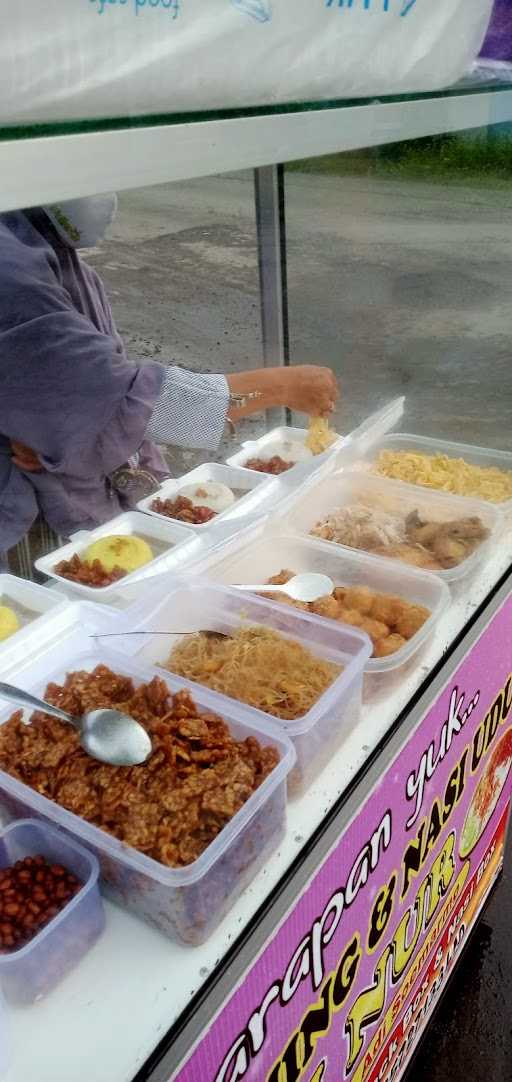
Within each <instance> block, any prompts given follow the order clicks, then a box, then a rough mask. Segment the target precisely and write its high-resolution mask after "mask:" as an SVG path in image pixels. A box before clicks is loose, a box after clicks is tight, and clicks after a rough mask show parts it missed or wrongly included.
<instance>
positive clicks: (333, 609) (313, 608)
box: [309, 594, 340, 620]
mask: <svg viewBox="0 0 512 1082" xmlns="http://www.w3.org/2000/svg"><path fill="white" fill-rule="evenodd" d="M309 610H310V612H314V613H315V615H316V616H325V617H327V619H328V620H339V617H340V606H339V603H338V602H337V601H336V598H335V597H333V596H332V594H328V596H327V597H320V598H319V599H318V601H312V602H311V604H310V605H309Z"/></svg>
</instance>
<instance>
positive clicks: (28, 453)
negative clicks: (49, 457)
mask: <svg viewBox="0 0 512 1082" xmlns="http://www.w3.org/2000/svg"><path fill="white" fill-rule="evenodd" d="M11 453H12V460H13V462H14V465H15V466H18V468H19V469H20V470H25V472H26V473H40V472H41V470H42V468H43V467H42V466H41V463H40V461H39V458H38V456H37V455H36V453H35V451H32V450H31V449H30V447H26V446H25V444H24V443H19V442H18V440H11Z"/></svg>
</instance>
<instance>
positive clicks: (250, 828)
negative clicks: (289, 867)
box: [0, 640, 295, 944]
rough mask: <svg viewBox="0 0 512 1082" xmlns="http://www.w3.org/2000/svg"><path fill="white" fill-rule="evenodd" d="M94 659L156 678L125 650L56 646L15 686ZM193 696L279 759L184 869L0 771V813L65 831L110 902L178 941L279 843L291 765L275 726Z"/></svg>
mask: <svg viewBox="0 0 512 1082" xmlns="http://www.w3.org/2000/svg"><path fill="white" fill-rule="evenodd" d="M74 641H76V640H74ZM99 664H103V665H107V666H108V667H109V668H110V669H112V671H113V672H116V673H120V674H123V675H125V676H130V677H131V678H132V679H133V681H134V683H135V685H136V686H138V685H139V684H141V683H146V682H148V681H150V680H152V679H153V677H154V676H155V675H157V674H156V672H155V670H154V669H153V668H151V667H149V666H147V665H141V664H140V663H137V661H135V660H133V659H132V658H128V656H127V655H126V654H125V655H123V654H122V653H115V652H114V651H112V652H109V651H108V650H106V649H103V648H101V647H100V646H98V647H97V648H96V649H95V650H91V651H90V652H89V653H81V654H80V653H76V652H75V653H73V651H72V650H71V649H69V648H67V647H66V644H65V643H63V644H60V645H59V647H58V648H57V647H56V648H54V649H53V650H50V651H49V652H48V653H47V654H46V655H45V657H44V658H41V659H39V661H38V663H37V664H36V665H35V666H33V667H32V668H31V670H30V671H29V672H27V673H25V674H24V675H23V678H22V680H20V686H21V687H24V688H26V690H28V691H32V692H34V693H35V694H39V695H44V691H45V688H46V686H47V684H48V683H49V682H50V681H56V682H57V683H61V682H62V681H63V680H64V679H65V676H66V674H67V673H69V672H76V671H77V670H82V669H84V670H86V671H88V672H91V671H92V670H93V669H94V668H95V667H96V666H97V665H99ZM158 675H159V676H161V677H162V678H163V679H164V680H165V682H166V683H167V685H168V687H169V689H170V690H171V691H172V692H176V691H178V690H180V689H181V688H183V687H185V686H187V687H188V686H189V685H188V684H186V683H185V682H184V681H180V680H178V679H176V678H175V677H173V676H171V674H170V673H163V672H160V673H158ZM13 682H16V680H15V678H13ZM194 700H195V702H196V704H197V706H198V707H199V709H200V710H201V711H202V712H210V713H212V712H213V713H217V714H222V716H223V718H224V719H225V721H226V722H227V724H228V726H229V729H230V732H231V733H232V734H233V736H234V737H235V738H236V739H237V740H245V739H246V738H247V737H249V736H254V737H256V738H257V739H258V740H259V741H260V743H262V744H265V745H272V746H273V747H275V748H277V750H278V752H279V756H280V761H279V763H278V765H277V767H276V768H275V770H273V771H272V773H271V774H270V775H269V776H268V777H267V778H266V779H265V781H264V782H263V784H262V785H261V786H260V787H259V789H257V790H256V792H255V793H253V795H252V796H251V797H250V799H249V800H248V801H247V802H246V804H244V806H243V808H241V809H240V811H239V812H237V814H236V815H235V816H234V817H233V819H231V821H230V822H229V823H228V824H227V826H225V827H224V829H223V830H222V831H221V832H220V834H219V835H218V836H217V837H216V838H215V840H214V841H213V842H212V843H211V845H209V846H208V848H207V849H206V850H205V851H204V853H202V854H201V856H200V857H199V858H198V860H196V861H194V863H193V864H190V865H189V866H188V867H186V868H168V867H165V866H164V865H163V864H160V863H158V862H157V861H156V860H152V859H151V858H150V857H147V856H145V855H144V854H143V853H140V852H139V851H138V850H136V849H133V848H132V847H131V846H128V845H125V844H123V843H122V842H121V841H118V839H117V838H114V837H113V836H112V835H110V834H107V833H106V832H105V831H103V830H100V829H99V828H98V827H96V826H93V825H92V824H91V823H87V822H86V821H85V820H84V819H81V818H80V817H79V816H77V815H75V814H73V813H72V812H69V811H67V810H66V809H64V808H61V807H60V806H59V805H58V804H55V803H54V802H53V801H51V800H48V799H47V798H46V797H44V796H41V795H40V794H39V793H36V792H35V790H33V789H31V788H29V787H28V786H27V785H24V784H23V783H22V782H19V781H17V780H16V779H15V778H13V777H11V776H10V775H8V774H6V773H4V772H3V771H0V810H1V811H2V812H3V813H4V814H5V815H7V816H9V817H10V818H15V819H17V818H23V817H25V816H27V815H36V816H37V817H38V818H39V817H42V818H44V819H45V820H49V821H50V822H51V823H54V824H56V825H57V826H60V827H63V828H64V829H65V830H66V831H69V832H70V834H71V835H73V837H75V838H77V839H78V840H79V841H80V842H82V843H83V844H84V845H85V846H86V847H87V849H88V850H91V851H92V852H93V853H94V854H95V855H96V857H97V858H98V861H99V864H100V871H101V880H102V887H103V889H104V892H105V893H106V894H108V895H109V896H110V897H111V898H112V899H113V901H115V902H118V903H119V904H120V905H122V906H124V907H125V908H126V909H129V910H130V911H131V912H133V913H136V914H137V915H138V916H139V917H141V918H142V919H143V920H145V921H147V922H148V923H149V924H152V925H153V926H154V927H156V928H158V929H159V930H160V931H162V932H163V933H164V934H165V935H167V936H170V937H171V938H173V939H177V940H179V941H181V942H183V943H192V944H198V943H203V942H204V941H205V940H206V939H207V938H208V936H209V935H211V933H212V932H213V931H214V929H215V928H216V927H217V925H218V924H219V923H220V921H221V919H222V918H223V916H224V915H225V913H226V912H227V911H228V909H229V908H230V907H231V906H232V905H233V903H234V902H235V901H236V899H237V898H238V897H239V895H240V894H241V893H242V891H243V890H244V889H245V887H246V886H247V884H248V883H249V882H250V881H251V880H252V879H253V878H254V876H255V875H256V873H257V872H258V871H259V869H260V868H261V867H263V865H264V864H265V861H266V860H267V858H268V856H269V853H270V852H272V851H273V850H274V849H275V848H276V847H277V845H278V844H279V841H280V839H281V838H282V836H283V834H284V829H285V822H286V779H287V775H288V774H289V772H290V770H291V769H292V767H293V765H294V763H295V752H294V749H293V747H292V744H291V743H290V741H289V739H288V738H287V736H286V735H285V734H283V733H282V732H280V730H279V729H278V728H277V726H275V725H270V724H267V723H266V722H265V721H264V720H261V719H259V718H257V719H254V718H253V717H252V716H249V714H248V712H247V711H245V710H244V709H243V708H242V707H240V706H239V704H234V703H230V702H229V700H224V701H223V702H222V704H221V705H222V709H219V697H218V696H214V695H212V694H211V693H210V692H208V691H207V689H205V688H196V689H195V690H194ZM11 713H12V708H11V709H7V710H4V711H2V713H1V714H0V724H1V723H3V722H4V721H5V720H6V719H7V718H8V717H10V716H11Z"/></svg>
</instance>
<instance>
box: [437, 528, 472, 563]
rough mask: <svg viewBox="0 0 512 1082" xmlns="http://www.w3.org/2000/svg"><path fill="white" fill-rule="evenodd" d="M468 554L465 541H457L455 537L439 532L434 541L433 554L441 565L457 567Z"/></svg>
mask: <svg viewBox="0 0 512 1082" xmlns="http://www.w3.org/2000/svg"><path fill="white" fill-rule="evenodd" d="M468 555H469V551H468V546H467V545H466V543H465V542H464V541H458V540H457V538H455V537H448V536H446V535H445V534H439V536H438V537H437V538H436V540H435V541H434V556H436V557H437V559H438V560H439V562H440V564H441V567H444V568H450V567H457V566H458V565H459V564H461V563H462V561H463V560H465V559H466V557H467V556H468Z"/></svg>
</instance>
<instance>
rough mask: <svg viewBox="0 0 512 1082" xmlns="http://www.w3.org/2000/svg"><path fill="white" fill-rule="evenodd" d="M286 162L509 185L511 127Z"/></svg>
mask: <svg viewBox="0 0 512 1082" xmlns="http://www.w3.org/2000/svg"><path fill="white" fill-rule="evenodd" d="M286 168H287V170H288V171H290V172H299V173H317V174H321V175H323V176H368V177H372V176H373V177H386V176H398V177H402V178H404V179H412V180H414V179H417V180H431V181H436V180H438V181H441V182H443V183H459V184H460V183H471V185H475V184H478V185H482V186H489V187H496V186H497V187H508V186H509V185H512V129H511V130H510V132H509V131H508V130H507V129H503V128H502V129H499V130H498V131H497V132H496V131H495V130H494V129H483V130H481V131H478V132H477V133H474V132H468V133H467V134H466V135H459V134H457V135H440V136H432V137H430V138H428V139H418V140H414V141H410V142H403V143H392V144H390V145H389V146H383V147H376V148H375V149H372V150H361V151H349V152H347V153H344V154H329V155H327V156H325V157H323V158H309V159H306V160H305V161H300V162H291V163H290V164H289V165H287V167H286Z"/></svg>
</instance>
